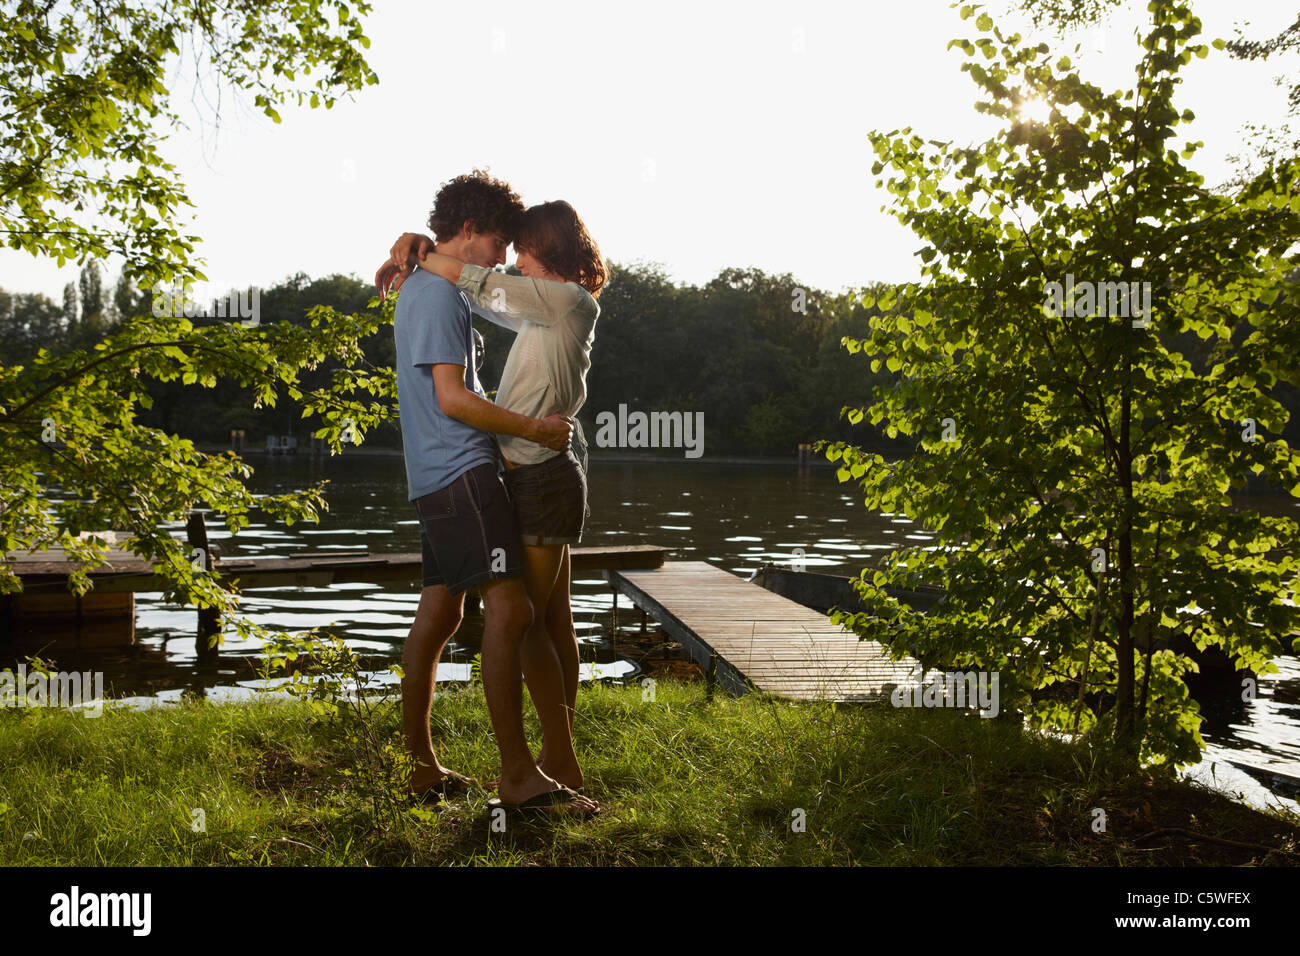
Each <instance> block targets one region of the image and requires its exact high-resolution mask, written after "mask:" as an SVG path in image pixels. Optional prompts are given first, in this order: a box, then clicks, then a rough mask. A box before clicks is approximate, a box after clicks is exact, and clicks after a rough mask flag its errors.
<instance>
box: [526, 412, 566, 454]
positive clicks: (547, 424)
mask: <svg viewBox="0 0 1300 956" xmlns="http://www.w3.org/2000/svg"><path fill="white" fill-rule="evenodd" d="M533 421H534V423H535V424H534V428H533V431H534V434H532V435H529V436H528V438H529V439H530V440H531V441H535V442H537V444H539V445H545V446H546V447H547V448H551V449H554V450H555V451H564V449H566V448H568V447H569V442H570V441H572V439H573V419H572V418H570V417H569V416H567V415H560V414H558V413H557V414H555V415H547V416H546V417H545V418H540V419H533Z"/></svg>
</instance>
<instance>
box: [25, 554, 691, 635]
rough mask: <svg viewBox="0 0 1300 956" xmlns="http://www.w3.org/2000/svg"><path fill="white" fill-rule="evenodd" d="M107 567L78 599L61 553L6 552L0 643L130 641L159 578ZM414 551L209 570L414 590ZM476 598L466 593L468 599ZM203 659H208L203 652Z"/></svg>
mask: <svg viewBox="0 0 1300 956" xmlns="http://www.w3.org/2000/svg"><path fill="white" fill-rule="evenodd" d="M666 554H667V551H666V549H664V548H659V547H655V546H653V545H620V546H613V547H594V548H570V549H569V560H570V565H571V573H572V574H574V575H577V574H581V573H590V572H593V571H603V570H609V569H627V568H657V567H659V566H660V565H662V564H663V563H664V557H665V555H666ZM106 559H107V563H105V564H104V565H102V566H101V567H98V568H96V569H95V570H93V571H91V572H90V580H91V582H92V583H93V585H94V587H93V588H92V590H90V591H89V592H88V593H87V594H86V595H85V596H82V597H78V596H77V595H75V594H72V593H70V592H69V591H68V571H69V569H70V567H71V565H70V561H69V559H68V557H67V555H66V554H65V553H64V552H63V551H62V550H61V549H52V550H49V551H41V552H36V553H26V554H24V553H8V554H5V555H3V556H2V557H0V561H3V563H5V564H7V565H9V566H10V567H12V568H13V570H14V571H15V572H16V573H17V575H18V577H19V578H20V579H21V580H22V584H23V590H22V591H21V592H20V593H17V594H4V595H0V643H4V642H5V641H8V640H11V639H12V638H13V636H14V635H15V633H16V632H17V630H18V629H19V627H20V626H21V627H23V628H26V629H31V628H46V629H54V630H53V631H52V633H51V635H50V636H51V639H54V638H55V637H58V638H59V639H65V640H73V641H76V642H77V643H78V644H79V645H86V646H96V647H99V646H117V645H123V644H133V643H134V642H135V592H137V591H161V590H163V589H164V588H165V587H166V582H165V581H164V579H163V577H162V576H161V575H159V574H157V573H155V571H154V568H153V565H152V564H151V563H150V562H149V561H147V560H145V559H144V558H141V557H139V556H138V555H135V554H132V553H131V552H129V551H126V550H125V549H123V548H122V547H121V545H119V544H116V543H115V544H113V546H112V547H111V548H110V549H109V551H108V554H107V555H106ZM421 564H422V562H421V555H420V552H418V551H415V552H400V553H394V554H370V553H369V552H360V553H358V552H355V551H353V552H350V553H349V552H343V551H305V552H294V553H291V554H289V555H287V556H278V557H259V558H244V557H231V558H225V559H221V558H217V559H216V560H215V561H214V562H213V571H214V572H215V573H217V574H219V575H220V576H221V577H222V578H223V579H224V580H226V581H230V582H238V585H239V589H240V590H241V591H247V590H252V589H255V588H293V587H330V586H331V585H334V584H342V583H347V582H356V581H362V582H367V583H373V584H405V585H411V584H415V585H416V586H417V587H418V583H419V580H420V573H421ZM471 599H474V600H476V599H477V595H470V596H468V597H467V601H468V600H471ZM196 613H197V614H198V615H199V626H198V633H199V635H200V636H201V637H202V636H203V635H205V634H211V633H215V628H216V626H217V625H216V621H215V618H205V617H204V615H205V614H208V613H209V612H206V611H198V612H196ZM201 653H202V654H210V653H211V649H210V648H205V649H204V650H203V651H202V652H201Z"/></svg>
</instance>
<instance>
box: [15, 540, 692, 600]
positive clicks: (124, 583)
mask: <svg viewBox="0 0 1300 956" xmlns="http://www.w3.org/2000/svg"><path fill="white" fill-rule="evenodd" d="M666 554H667V551H666V549H664V548H659V547H655V546H653V545H622V546H617V547H603V548H570V549H569V556H570V557H569V560H570V564H571V565H572V569H571V570H572V573H574V574H577V573H579V572H589V571H600V570H606V569H613V570H617V569H623V568H657V567H659V566H660V565H661V564H663V562H664V556H665V555H666ZM2 560H3V561H4V563H6V564H9V565H11V566H12V567H13V569H14V570H15V571H16V572H17V573H18V576H19V577H20V578H22V582H23V593H24V594H27V595H34V594H40V593H59V594H63V595H67V593H68V559H67V558H66V556H65V555H64V553H63V552H62V551H61V550H51V551H41V552H37V553H35V554H21V553H19V554H14V553H10V554H6V555H4V557H3V559H2ZM420 564H421V561H420V552H418V551H415V552H399V553H393V554H371V553H369V552H356V551H353V552H345V551H306V552H294V553H292V554H289V555H287V556H277V557H265V558H244V557H231V558H219V559H218V560H217V561H216V562H215V563H214V565H213V570H214V571H216V572H217V573H218V574H220V575H221V576H222V577H223V578H226V579H228V580H238V581H239V587H240V590H249V589H251V588H272V587H281V588H283V587H328V586H329V585H331V584H340V583H344V582H351V581H367V582H373V583H381V582H387V581H395V582H408V581H415V580H419V577H420ZM90 580H91V581H92V582H94V585H95V587H94V590H93V591H92V592H91V594H100V595H103V594H113V593H117V594H121V593H123V592H132V591H159V590H162V589H163V588H164V586H165V585H164V581H163V578H162V577H161V576H160V575H157V574H155V573H154V569H153V565H152V564H151V563H150V562H148V561H146V560H145V559H144V558H141V557H138V556H137V555H134V554H132V553H131V552H129V551H126V550H124V549H123V548H122V547H121V546H119V545H115V546H114V547H113V548H111V549H110V550H109V552H108V555H107V563H106V564H105V565H104V566H102V567H100V568H97V569H95V570H94V571H92V572H91V573H90Z"/></svg>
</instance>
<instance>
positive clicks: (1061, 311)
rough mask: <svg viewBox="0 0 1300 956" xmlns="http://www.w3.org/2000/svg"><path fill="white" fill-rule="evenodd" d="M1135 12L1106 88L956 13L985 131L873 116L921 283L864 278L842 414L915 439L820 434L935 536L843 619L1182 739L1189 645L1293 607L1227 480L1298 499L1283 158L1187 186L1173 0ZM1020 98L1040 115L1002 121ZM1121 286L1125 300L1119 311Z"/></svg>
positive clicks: (1036, 694)
mask: <svg viewBox="0 0 1300 956" xmlns="http://www.w3.org/2000/svg"><path fill="white" fill-rule="evenodd" d="M1150 11H1151V22H1150V26H1149V28H1148V29H1147V30H1146V32H1145V35H1144V36H1143V38H1142V51H1141V58H1140V62H1139V63H1138V65H1137V70H1136V74H1137V75H1136V84H1135V86H1134V88H1133V89H1131V90H1128V91H1124V92H1121V93H1106V92H1104V91H1103V90H1101V89H1100V88H1098V87H1097V86H1095V85H1093V84H1091V83H1088V82H1087V81H1086V80H1085V79H1084V78H1083V77H1081V76H1080V75H1079V74H1078V72H1077V71H1076V70H1074V69H1073V68H1072V64H1071V63H1070V61H1069V59H1068V58H1065V57H1061V58H1056V57H1053V56H1052V54H1051V53H1050V51H1049V49H1048V47H1047V45H1046V44H1037V45H1026V44H1025V43H1024V42H1023V41H1022V39H1021V38H1020V37H1019V36H1006V35H1004V34H1003V33H1002V32H1001V31H1000V30H999V29H997V28H996V27H995V25H994V23H993V21H992V19H991V18H990V17H989V16H988V15H986V14H978V16H977V19H976V22H975V26H976V29H977V31H978V34H979V35H978V37H977V38H975V39H973V40H971V39H958V40H954V41H953V42H952V44H951V45H955V46H957V47H959V48H960V49H961V50H963V51H964V52H965V54H966V55H967V57H968V60H967V62H966V63H965V64H964V65H963V70H964V71H965V72H967V73H968V74H969V75H970V76H971V78H972V79H973V80H974V81H975V83H976V84H977V85H978V87H979V88H980V90H981V92H982V94H983V98H982V99H981V100H980V101H979V102H978V103H977V109H979V110H980V111H982V112H985V113H988V114H990V115H991V116H993V117H996V118H998V119H999V120H1001V121H1002V124H1003V129H1002V132H1000V133H999V134H998V135H997V136H996V137H995V138H994V139H992V140H990V141H989V142H986V143H983V144H979V145H976V146H973V147H958V146H954V145H953V144H951V143H945V142H936V141H927V140H925V139H923V138H922V137H921V136H919V135H916V134H914V133H913V132H912V131H911V130H910V129H905V130H902V131H901V132H894V133H890V134H879V133H876V134H873V135H872V142H873V144H874V146H875V150H876V153H877V155H878V157H879V162H878V163H877V164H876V165H875V166H874V167H873V170H874V172H876V173H877V174H879V173H881V172H883V171H884V170H885V169H886V168H888V169H889V170H890V173H889V175H888V177H887V178H886V179H885V180H884V183H883V184H884V185H885V187H886V188H887V189H888V191H889V193H890V194H891V196H892V197H893V200H892V211H893V213H894V214H895V215H896V216H897V218H898V219H899V220H900V222H902V223H904V224H905V225H907V226H908V227H910V228H911V229H912V230H913V231H914V232H916V233H917V234H918V235H919V236H920V237H921V238H922V239H923V240H924V245H923V246H922V247H921V249H920V250H919V255H920V258H921V260H922V263H923V266H922V276H923V278H922V281H921V282H919V283H916V284H912V285H909V286H907V287H905V288H904V289H903V290H902V291H901V292H900V293H899V294H894V293H891V292H886V293H885V294H884V295H883V296H882V297H881V298H879V299H876V300H875V302H874V304H875V305H876V306H878V307H879V309H880V314H879V315H877V316H874V317H873V318H872V320H871V333H870V335H868V336H865V337H863V338H860V339H854V338H851V339H849V340H847V342H846V344H847V347H848V349H849V351H851V352H855V353H856V352H861V353H863V354H864V355H865V356H866V357H867V358H869V359H870V362H871V366H872V368H873V370H875V369H879V368H881V367H882V366H883V367H885V368H888V369H891V370H898V371H901V372H902V378H901V379H900V380H899V382H898V383H897V384H896V385H894V386H893V387H891V388H881V387H878V388H877V389H876V390H875V393H874V398H875V402H874V404H872V405H871V406H870V407H868V408H864V409H858V410H856V411H855V412H853V413H852V414H853V415H854V416H856V417H858V418H861V417H862V416H864V415H865V416H866V417H868V418H869V419H870V420H871V421H872V422H873V423H881V424H883V425H884V426H885V428H886V433H887V434H889V435H891V436H892V435H895V434H898V435H903V436H908V437H911V438H912V439H913V440H914V441H915V442H916V446H917V453H916V454H914V455H912V456H911V457H910V458H906V459H903V460H898V461H890V460H886V459H885V458H884V457H883V456H881V455H876V454H867V453H864V452H862V451H860V450H859V449H857V448H854V447H852V446H850V445H847V444H844V443H833V444H831V445H829V446H828V449H827V453H828V455H829V456H830V457H831V458H832V459H833V460H840V461H841V462H842V468H841V470H840V478H841V480H844V481H849V480H857V481H858V482H860V484H861V486H862V488H863V489H864V490H865V492H866V498H867V503H868V506H869V507H873V508H882V509H885V510H889V511H903V512H904V513H906V514H907V515H908V516H909V517H911V518H913V519H915V520H917V521H919V522H920V523H921V524H922V525H924V526H925V527H927V528H929V529H931V530H932V531H933V532H934V533H935V535H936V536H937V540H936V542H935V543H934V545H933V546H930V547H925V548H922V547H915V548H906V549H903V550H900V551H898V552H896V553H894V554H893V556H892V558H891V559H890V560H889V561H888V562H887V563H886V565H885V566H883V567H881V568H879V569H867V570H866V571H864V572H863V575H862V582H861V585H860V589H861V592H862V594H863V596H864V597H865V598H866V599H867V600H868V601H869V603H870V606H871V607H872V608H873V610H874V611H875V612H876V613H877V614H878V615H879V616H877V617H872V616H869V615H851V616H847V617H846V618H845V620H847V621H848V622H849V623H851V625H852V626H853V627H854V629H855V630H857V632H858V633H859V634H860V635H862V636H864V637H872V638H875V639H878V640H882V641H884V642H885V643H887V644H889V645H891V646H892V647H893V648H894V649H895V650H896V651H899V652H903V651H911V652H913V653H915V654H916V655H917V656H918V657H919V658H920V659H921V660H922V662H923V663H924V664H926V666H928V667H943V668H949V667H953V668H963V669H964V668H978V669H984V670H991V671H998V672H999V673H1000V674H1001V693H1002V699H1003V707H1004V709H1008V710H1011V709H1017V710H1019V711H1021V712H1023V713H1025V714H1027V715H1028V716H1029V718H1030V720H1031V722H1032V724H1034V725H1036V726H1039V727H1045V728H1051V729H1054V730H1058V731H1066V732H1069V731H1073V730H1076V729H1079V730H1085V731H1086V730H1089V729H1096V730H1097V731H1098V732H1103V731H1108V732H1109V733H1110V735H1111V737H1112V739H1114V740H1115V741H1116V742H1117V743H1118V744H1119V745H1120V747H1121V749H1122V751H1123V752H1126V753H1128V754H1130V755H1132V756H1135V757H1138V758H1142V759H1147V760H1150V761H1152V762H1157V763H1159V762H1166V763H1183V762H1188V761H1191V760H1194V759H1195V758H1196V757H1197V755H1198V752H1199V747H1200V746H1202V745H1203V741H1202V740H1201V738H1200V735H1199V717H1198V714H1197V708H1196V705H1195V703H1194V702H1193V701H1191V700H1190V698H1189V695H1188V691H1187V687H1186V684H1185V682H1184V681H1183V680H1182V678H1183V675H1185V674H1186V673H1188V672H1189V671H1191V670H1194V669H1195V667H1196V665H1195V663H1194V661H1193V660H1192V658H1191V657H1190V656H1189V651H1190V650H1191V649H1192V648H1207V647H1218V648H1221V649H1222V650H1223V651H1224V652H1226V653H1227V654H1228V655H1229V656H1230V657H1231V658H1234V659H1235V660H1236V661H1237V662H1238V664H1239V665H1240V666H1241V667H1243V668H1249V669H1251V670H1253V671H1256V672H1268V671H1270V670H1271V669H1272V666H1273V665H1272V664H1271V663H1270V660H1271V658H1272V657H1274V656H1276V655H1277V654H1279V653H1281V652H1282V651H1283V650H1284V644H1285V643H1287V642H1289V641H1290V637H1289V635H1291V634H1293V633H1294V632H1295V630H1296V627H1297V624H1300V612H1298V611H1297V608H1296V606H1295V605H1294V604H1291V603H1288V601H1291V600H1293V599H1294V595H1295V592H1296V588H1297V584H1298V583H1300V582H1298V581H1297V561H1296V556H1295V554H1294V546H1295V541H1296V536H1297V526H1296V523H1295V522H1294V521H1292V520H1290V519H1285V518H1273V517H1267V516H1262V515H1260V514H1258V513H1256V512H1255V511H1252V510H1248V509H1243V508H1236V507H1234V506H1233V502H1232V499H1231V498H1230V496H1229V493H1230V492H1231V491H1232V489H1233V488H1234V487H1241V485H1242V484H1243V483H1244V481H1245V479H1246V477H1247V476H1248V475H1249V474H1251V473H1255V474H1257V475H1261V476H1263V477H1264V478H1266V479H1267V480H1268V481H1269V482H1271V483H1272V484H1273V485H1275V486H1278V487H1284V488H1286V489H1288V490H1290V491H1291V493H1292V494H1295V495H1300V484H1297V472H1298V466H1300V459H1298V458H1297V456H1296V454H1295V453H1294V452H1293V451H1292V450H1291V448H1290V447H1289V446H1288V445H1287V443H1286V442H1285V441H1283V440H1281V439H1279V438H1277V437H1275V436H1276V435H1277V434H1278V433H1279V432H1280V430H1281V429H1282V427H1283V425H1284V424H1285V421H1286V418H1287V412H1286V410H1285V409H1284V408H1283V407H1282V406H1281V405H1279V404H1278V402H1276V401H1275V400H1273V399H1272V398H1270V397H1269V395H1268V394H1267V389H1268V388H1269V387H1271V386H1273V385H1274V384H1276V383H1278V382H1291V383H1295V382H1296V381H1297V379H1298V378H1300V351H1297V350H1296V348H1295V342H1296V341H1297V339H1298V338H1300V337H1298V336H1297V334H1296V333H1297V303H1298V302H1300V299H1298V298H1297V295H1298V294H1300V289H1297V288H1296V285H1295V283H1294V282H1293V281H1292V278H1291V276H1292V274H1293V272H1294V270H1295V266H1296V262H1295V258H1294V255H1293V253H1292V249H1293V247H1294V244H1295V242H1296V240H1297V238H1300V177H1298V176H1297V173H1298V172H1300V167H1298V166H1297V164H1295V163H1292V162H1287V163H1280V164H1278V165H1274V166H1270V167H1269V168H1268V169H1267V170H1265V171H1264V172H1262V173H1261V174H1259V175H1258V176H1257V177H1255V178H1254V179H1252V180H1251V181H1250V182H1249V183H1248V184H1246V185H1245V186H1243V187H1242V188H1241V189H1240V190H1239V191H1238V192H1237V193H1236V194H1235V195H1229V196H1225V195H1221V194H1218V193H1216V192H1213V191H1210V190H1208V189H1207V188H1206V187H1205V184H1204V182H1203V179H1202V177H1201V176H1200V175H1198V174H1197V173H1196V172H1195V171H1194V170H1193V169H1192V168H1190V167H1189V166H1188V165H1186V164H1185V161H1186V160H1189V159H1191V158H1192V157H1193V156H1194V155H1195V153H1196V151H1197V149H1198V148H1199V145H1200V144H1198V143H1184V144H1182V146H1181V148H1177V144H1176V143H1175V142H1174V138H1175V136H1176V133H1177V127H1178V126H1179V125H1180V124H1182V123H1185V122H1188V121H1190V120H1191V119H1192V118H1193V117H1192V114H1191V113H1190V111H1179V110H1178V109H1177V108H1176V107H1175V105H1174V91H1175V88H1176V86H1177V83H1178V81H1179V75H1178V74H1179V72H1180V70H1181V69H1182V68H1183V67H1184V66H1185V65H1186V64H1187V63H1188V62H1190V60H1191V58H1192V57H1193V56H1198V57H1203V56H1206V55H1208V54H1209V53H1210V48H1209V47H1208V46H1206V45H1204V44H1202V43H1199V42H1198V41H1197V37H1198V35H1199V34H1200V30H1201V25H1200V21H1199V20H1198V19H1197V18H1196V17H1195V16H1194V15H1193V14H1192V12H1191V10H1190V8H1189V7H1188V5H1187V4H1186V3H1183V2H1165V0H1157V2H1155V3H1152V4H1151V6H1150ZM977 13H978V11H977V10H976V9H975V8H973V7H970V6H967V7H963V8H962V16H963V18H969V17H971V16H975V15H976V14H977ZM1214 46H1215V47H1216V48H1218V49H1222V46H1223V44H1222V42H1221V41H1216V42H1215V43H1214ZM1030 99H1036V100H1039V101H1042V102H1045V103H1047V104H1048V105H1049V106H1050V116H1049V118H1048V119H1047V121H1046V122H1035V121H1033V120H1031V119H1028V118H1026V114H1025V113H1024V111H1023V106H1024V104H1025V103H1026V101H1027V100H1030ZM1069 282H1076V283H1079V282H1085V283H1086V282H1091V283H1102V282H1122V283H1126V285H1125V286H1124V287H1123V290H1124V293H1125V294H1123V295H1121V296H1117V297H1116V298H1117V299H1118V301H1116V298H1112V297H1111V292H1110V291H1107V292H1106V294H1105V295H1103V296H1101V298H1103V299H1105V303H1104V307H1103V308H1101V309H1100V310H1098V309H1097V308H1096V307H1095V305H1096V303H1095V302H1093V303H1090V302H1088V301H1086V300H1087V296H1086V294H1085V293H1084V292H1083V289H1084V287H1083V286H1079V285H1076V286H1075V290H1076V292H1078V293H1079V294H1078V295H1076V296H1075V297H1073V298H1071V297H1070V296H1068V295H1056V294H1055V293H1056V292H1058V291H1061V290H1058V288H1057V287H1055V286H1052V285H1050V283H1062V284H1063V285H1065V284H1067V283H1069ZM1129 283H1133V284H1135V285H1132V286H1130V285H1127V284H1129ZM1113 288H1114V287H1111V289H1113ZM1143 290H1149V292H1150V297H1151V298H1150V302H1151V308H1150V311H1149V313H1148V314H1147V315H1146V316H1145V317H1143V316H1141V315H1134V314H1132V313H1131V312H1130V311H1126V307H1127V308H1130V309H1131V308H1132V307H1133V306H1134V305H1137V304H1140V300H1141V297H1142V296H1141V293H1142V291H1143ZM1094 291H1095V290H1094ZM1130 291H1132V292H1135V293H1137V299H1138V302H1136V303H1135V302H1134V300H1133V299H1131V298H1130V297H1129V295H1128V294H1127V293H1128V292H1130ZM867 304H872V303H871V301H870V300H868V303H867ZM1189 332H1190V333H1193V334H1194V335H1195V336H1197V337H1198V338H1199V339H1201V340H1204V341H1206V342H1208V343H1209V346H1210V353H1209V354H1210V355H1211V356H1212V362H1211V364H1210V367H1209V368H1208V369H1207V370H1205V371H1204V372H1202V373H1198V372H1197V371H1196V370H1195V369H1194V368H1193V366H1192V364H1191V362H1189V361H1188V359H1187V358H1186V357H1185V356H1184V355H1183V354H1181V353H1180V352H1178V351H1177V350H1175V349H1173V348H1171V347H1170V345H1169V342H1170V341H1173V336H1175V335H1177V334H1179V333H1189ZM921 582H926V583H933V584H939V585H941V586H942V587H944V588H945V589H946V592H947V593H946V597H945V599H944V600H943V601H942V602H941V603H940V604H939V606H938V607H937V609H936V610H935V612H933V613H932V614H931V615H930V616H928V617H926V616H921V615H917V614H915V613H912V612H911V611H910V610H909V609H908V608H906V607H905V606H903V605H901V604H899V603H898V602H897V601H894V600H892V599H889V598H888V597H886V596H885V595H884V593H883V592H882V591H881V590H879V589H878V588H879V587H880V586H882V585H891V584H892V585H896V586H902V587H907V586H915V585H916V584H918V583H921Z"/></svg>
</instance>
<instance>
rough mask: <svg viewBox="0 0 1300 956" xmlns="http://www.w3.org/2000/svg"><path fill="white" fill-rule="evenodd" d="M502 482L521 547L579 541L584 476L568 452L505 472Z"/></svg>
mask: <svg viewBox="0 0 1300 956" xmlns="http://www.w3.org/2000/svg"><path fill="white" fill-rule="evenodd" d="M505 478H506V489H507V490H508V491H509V492H510V500H511V501H513V502H514V505H515V519H516V520H517V521H518V523H519V533H520V537H521V538H522V540H523V543H524V544H526V545H529V546H558V545H562V544H577V543H578V542H579V541H581V540H582V525H583V520H584V519H585V518H586V515H587V476H586V475H585V474H583V471H582V466H581V465H580V464H579V463H578V458H577V456H576V455H574V453H573V452H572V451H566V452H565V453H564V454H563V455H556V456H555V457H554V458H548V459H547V460H546V461H543V462H538V463H537V464H535V465H520V466H519V467H517V468H510V469H507V470H506V474H505Z"/></svg>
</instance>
